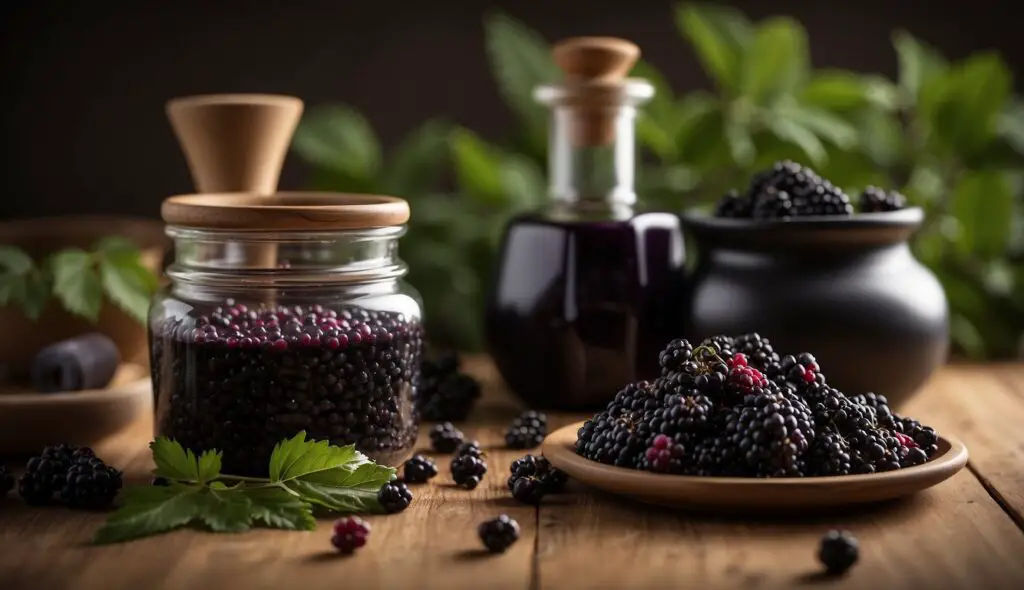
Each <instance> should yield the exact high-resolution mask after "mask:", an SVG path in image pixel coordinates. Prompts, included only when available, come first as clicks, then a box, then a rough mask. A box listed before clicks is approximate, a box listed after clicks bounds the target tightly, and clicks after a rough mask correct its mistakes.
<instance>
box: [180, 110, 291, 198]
mask: <svg viewBox="0 0 1024 590" xmlns="http://www.w3.org/2000/svg"><path fill="white" fill-rule="evenodd" d="M301 115H302V101H301V100H299V99H298V98H295V97H291V96H277V95H270V94H210V95H203V96H187V97H183V98H175V99H172V100H170V101H169V102H168V103H167V116H168V117H169V118H170V120H171V126H172V127H173V128H174V132H175V134H176V135H177V136H178V142H179V143H180V144H181V148H182V150H183V151H184V152H185V159H186V160H188V167H189V170H190V171H191V172H192V180H193V182H194V183H195V188H196V190H197V191H198V192H201V193H217V192H255V193H261V194H270V193H273V192H275V191H276V190H277V181H278V179H279V178H280V176H281V166H282V165H283V164H284V158H285V154H287V152H288V145H289V143H291V139H292V134H293V133H294V132H295V127H296V125H298V123H299V117H300V116H301Z"/></svg>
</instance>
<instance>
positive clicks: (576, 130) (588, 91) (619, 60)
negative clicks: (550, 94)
mask: <svg viewBox="0 0 1024 590" xmlns="http://www.w3.org/2000/svg"><path fill="white" fill-rule="evenodd" d="M552 54H553V57H554V60H555V63H557V64H558V67H560V68H561V69H562V72H563V73H564V76H565V89H566V96H565V102H566V103H567V104H569V105H571V106H572V107H573V129H572V133H573V143H575V144H576V145H580V146H600V145H607V144H609V143H612V142H613V141H614V140H615V119H616V116H617V115H618V112H619V107H621V106H622V104H623V95H624V92H625V89H626V82H627V80H626V75H627V74H628V73H629V72H630V70H632V69H633V66H634V65H635V64H636V62H637V60H638V59H639V58H640V48H639V47H637V46H636V45H635V44H634V43H631V42H629V41H627V40H625V39H618V38H615V37H573V38H570V39H565V40H563V41H560V42H558V43H556V44H555V46H554V48H553V49H552Z"/></svg>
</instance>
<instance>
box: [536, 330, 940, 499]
mask: <svg viewBox="0 0 1024 590" xmlns="http://www.w3.org/2000/svg"><path fill="white" fill-rule="evenodd" d="M659 362H660V364H661V368H662V374H661V377H659V378H658V379H656V380H654V381H653V382H648V381H640V382H636V383H630V384H628V385H626V386H625V387H624V388H623V389H622V390H621V391H619V392H618V394H617V395H616V396H615V398H614V399H613V400H612V401H611V403H609V404H608V406H607V407H606V408H605V409H604V410H603V411H601V412H599V413H598V414H596V415H595V416H594V417H592V418H591V419H590V420H588V421H586V422H585V423H584V425H583V426H582V427H581V428H580V429H579V432H578V434H577V440H576V453H577V454H579V455H581V456H583V457H586V458H588V459H591V460H593V461H598V462H600V463H605V464H608V465H615V466H618V467H626V468H630V469H640V470H644V471H652V472H657V473H668V474H676V475H705V476H730V477H813V476H830V475H848V474H858V473H875V472H880V471H892V470H895V469H902V468H905V467H912V466H915V465H920V464H922V463H925V462H926V461H928V460H929V459H930V458H932V457H933V456H934V455H935V453H936V452H937V450H938V446H937V443H938V437H937V436H936V434H935V430H934V429H932V428H931V427H928V426H925V425H923V424H921V423H920V422H918V421H917V420H914V419H912V418H907V417H903V416H900V415H898V414H895V413H894V412H893V411H892V410H891V409H890V408H889V404H888V401H887V400H886V398H885V396H883V395H877V394H874V393H867V394H863V395H851V396H848V395H846V394H844V393H843V392H841V391H839V390H838V389H836V388H834V387H831V386H829V385H828V384H827V379H826V377H825V373H824V372H823V370H822V367H820V366H819V364H818V362H817V359H815V357H814V355H812V354H810V353H806V352H805V353H800V354H796V355H790V354H780V353H779V352H778V351H776V350H775V348H774V347H773V346H772V344H771V342H770V341H769V340H768V339H767V338H764V337H762V336H761V335H759V334H745V335H742V336H736V337H729V336H715V337H713V338H708V339H706V340H704V341H702V342H700V343H698V344H696V345H694V344H693V343H691V342H689V341H687V340H683V339H677V340H674V341H672V342H671V343H669V345H668V346H667V347H666V348H665V350H663V351H662V352H661V354H660V355H659ZM524 495H525V492H524Z"/></svg>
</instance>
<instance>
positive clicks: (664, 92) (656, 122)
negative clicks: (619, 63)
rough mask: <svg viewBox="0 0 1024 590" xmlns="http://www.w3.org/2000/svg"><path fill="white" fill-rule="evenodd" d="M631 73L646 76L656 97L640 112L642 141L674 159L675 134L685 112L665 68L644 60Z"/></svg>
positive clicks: (639, 137) (661, 155)
mask: <svg viewBox="0 0 1024 590" xmlns="http://www.w3.org/2000/svg"><path fill="white" fill-rule="evenodd" d="M630 76H631V77H634V78H643V79H645V80H647V81H648V82H650V83H651V86H653V87H654V97H653V98H652V99H651V100H650V102H648V103H647V104H645V105H644V106H643V107H641V108H640V109H639V111H638V113H637V120H636V134H637V140H638V142H639V143H640V144H641V145H643V146H644V147H647V148H648V149H650V150H651V151H652V152H654V154H655V155H657V156H658V157H659V158H661V159H662V160H670V159H673V158H674V157H675V152H676V144H675V134H676V133H677V132H678V130H679V125H680V123H681V121H682V113H681V112H680V109H679V107H678V104H677V103H676V100H675V96H674V93H673V92H672V88H671V87H670V86H669V85H668V82H667V81H666V80H665V78H664V77H663V76H662V75H661V72H659V71H658V70H656V69H655V68H654V66H652V65H651V64H649V63H647V62H645V61H643V60H641V61H638V62H637V63H636V65H635V66H634V67H633V71H632V72H630Z"/></svg>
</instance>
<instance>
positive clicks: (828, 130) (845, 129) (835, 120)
mask: <svg viewBox="0 0 1024 590" xmlns="http://www.w3.org/2000/svg"><path fill="white" fill-rule="evenodd" d="M773 113H774V115H773V118H781V119H786V120H788V121H791V122H793V123H796V124H797V125H799V126H801V127H804V128H806V129H807V130H809V131H811V132H812V133H814V134H815V135H816V136H818V137H819V138H821V139H824V140H826V141H828V142H831V143H833V144H835V145H836V146H837V147H839V148H842V149H850V148H852V147H853V146H854V145H856V144H857V129H856V128H855V127H854V126H853V125H851V124H850V123H847V122H846V121H845V120H844V119H843V118H841V117H839V116H837V115H834V114H832V113H830V112H828V111H826V110H824V109H819V108H815V107H811V106H806V105H801V104H797V103H790V102H783V103H780V104H779V105H778V107H777V108H776V109H775V110H774V111H773Z"/></svg>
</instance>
